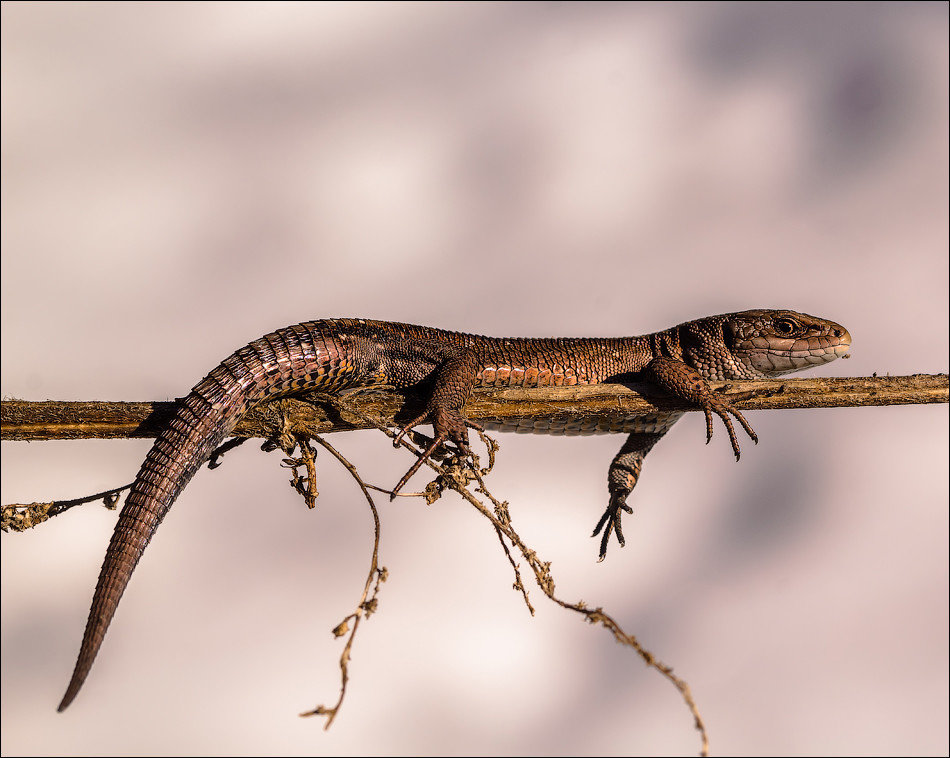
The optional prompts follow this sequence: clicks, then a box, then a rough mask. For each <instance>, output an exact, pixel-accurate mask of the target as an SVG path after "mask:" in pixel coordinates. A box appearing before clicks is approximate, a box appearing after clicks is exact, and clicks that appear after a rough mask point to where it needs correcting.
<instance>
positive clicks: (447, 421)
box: [389, 410, 483, 500]
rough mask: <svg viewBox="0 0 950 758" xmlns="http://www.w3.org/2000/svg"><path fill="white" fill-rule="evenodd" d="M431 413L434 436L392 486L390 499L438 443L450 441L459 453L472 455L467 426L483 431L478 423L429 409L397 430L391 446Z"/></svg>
mask: <svg viewBox="0 0 950 758" xmlns="http://www.w3.org/2000/svg"><path fill="white" fill-rule="evenodd" d="M433 415H435V418H434V420H433V422H432V425H433V428H434V430H435V436H434V437H433V439H432V442H431V443H430V444H429V446H428V447H426V449H425V450H423V451H422V452H421V453H420V454H419V457H418V458H417V459H416V462H415V463H413V464H412V467H411V468H410V469H409V470H408V471H407V472H406V473H405V475H404V476H403V477H402V479H400V480H399V482H398V483H397V484H396V486H395V487H393V489H392V492H390V493H389V499H390V500H394V499H395V497H396V495H397V494H399V491H400V490H401V489H402V488H403V486H405V484H406V482H408V481H409V480H410V479H411V478H412V475H413V474H415V473H416V472H417V471H418V470H419V468H420V467H421V466H422V464H423V463H425V462H426V461H427V460H429V458H431V457H432V455H433V453H434V452H435V451H436V450H437V449H438V448H439V446H440V445H444V444H445V443H446V442H451V443H452V444H453V445H455V447H456V449H457V450H458V454H459V455H461V456H471V455H472V449H471V448H470V447H469V446H468V427H471V428H472V429H476V430H478V431H483V429H482V427H480V426H479V425H478V424H475V423H472V422H471V421H467V420H466V419H465V418H463V417H462V416H461V415H459V414H450V413H446V412H437V411H429V410H427V411H426V412H425V413H423V414H421V415H419V416H417V417H416V418H414V419H413V420H412V421H410V422H409V423H408V424H406V425H405V426H404V427H403V428H402V429H400V430H399V434H397V435H396V437H395V438H394V439H393V447H399V445H400V444H401V443H402V440H403V437H405V436H406V434H408V433H409V431H410V430H411V429H412V428H413V427H414V426H418V425H419V424H422V423H424V422H425V421H428V420H430V417H431V416H433Z"/></svg>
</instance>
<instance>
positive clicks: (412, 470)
mask: <svg viewBox="0 0 950 758" xmlns="http://www.w3.org/2000/svg"><path fill="white" fill-rule="evenodd" d="M406 431H407V430H406V429H403V431H401V432H400V433H399V434H400V435H402V434H404V433H405V432H406ZM445 439H446V437H445V435H440V436H438V437H436V438H435V439H434V440H432V444H431V445H429V447H427V448H426V449H425V450H424V451H423V452H422V454H421V455H420V456H419V457H418V458H417V459H416V462H415V463H413V464H412V467H411V468H410V469H409V470H408V471H407V472H406V473H405V475H404V476H403V478H402V479H400V480H399V483H398V484H397V485H396V486H395V487H393V489H392V492H390V493H389V499H390V501H392V500H395V499H396V495H398V494H399V490H401V489H402V488H403V486H404V485H405V484H406V482H408V481H409V480H410V479H411V478H412V475H413V474H415V473H416V472H417V471H418V470H419V468H420V467H421V466H422V464H423V463H425V462H426V460H428V458H429V456H431V455H432V453H433V452H434V451H435V449H436V448H437V447H438V446H439V445H441V444H442V443H443V442H445Z"/></svg>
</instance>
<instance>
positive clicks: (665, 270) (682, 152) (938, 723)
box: [0, 2, 950, 755]
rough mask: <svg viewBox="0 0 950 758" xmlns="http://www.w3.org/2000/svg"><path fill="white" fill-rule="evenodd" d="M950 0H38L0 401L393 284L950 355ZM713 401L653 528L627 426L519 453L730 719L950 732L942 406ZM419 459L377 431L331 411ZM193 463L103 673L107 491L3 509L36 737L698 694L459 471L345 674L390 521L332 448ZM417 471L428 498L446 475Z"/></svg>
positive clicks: (924, 362)
mask: <svg viewBox="0 0 950 758" xmlns="http://www.w3.org/2000/svg"><path fill="white" fill-rule="evenodd" d="M947 21H948V19H947V5H946V3H896V4H889V3H849V4H809V3H796V4H780V3H770V4H754V3H738V4H732V3H725V4H723V3H703V4H685V3H669V4H653V3H642V4H640V3H636V4H628V3H593V2H588V3H577V4H575V3H540V2H539V3H524V4H523V3H471V4H467V3H466V4H454V3H453V4H442V3H400V4H390V3H320V4H296V3H277V2H270V3H260V4H258V3H246V4H232V3H214V4H164V3H163V4H148V3H146V4H99V3H83V4H59V3H4V4H3V6H2V214H3V225H2V282H0V287H2V393H3V396H4V397H5V398H9V397H17V398H24V399H33V400H42V399H47V398H49V399H58V400H93V399H102V400H165V399H169V398H174V397H176V396H180V395H183V394H185V393H186V392H187V391H188V389H189V388H190V387H191V386H192V385H193V384H194V383H195V382H196V381H197V380H198V379H200V378H201V377H202V376H203V375H204V374H205V373H206V372H207V371H208V370H210V369H211V368H212V367H213V366H214V365H215V364H216V363H217V362H218V361H219V360H220V359H221V358H223V357H224V356H226V355H227V354H229V353H230V352H231V351H232V350H234V349H236V348H237V347H240V346H241V345H243V344H245V343H246V342H248V341H250V340H252V339H254V338H256V337H258V336H260V335H261V334H263V333H265V332H267V331H270V330H272V329H274V328H277V327H281V326H285V325H287V324H291V323H295V322H298V321H302V320H307V319H313V318H323V317H331V316H364V317H372V318H382V319H392V320H401V321H409V322H415V323H423V324H429V325H435V326H440V327H445V328H451V329H461V330H465V331H471V332H481V333H488V334H497V335H526V336H527V335H535V336H552V335H563V336H569V335H585V336H589V335H597V336H608V335H622V334H640V333H644V332H649V331H654V330H657V329H662V328H666V327H668V326H671V325H673V324H676V323H679V322H682V321H685V320H688V319H691V318H695V317H698V316H703V315H708V314H711V313H719V312H725V311H731V310H739V309H745V308H751V307H788V308H794V309H797V310H801V311H805V312H807V313H812V314H815V315H820V316H826V317H828V318H832V319H834V320H836V321H840V322H841V323H843V324H845V325H846V326H847V327H848V328H849V330H850V331H851V334H852V336H853V339H854V343H853V348H852V353H853V357H852V358H851V359H850V360H848V361H838V362H836V363H834V364H832V365H830V366H828V367H826V368H823V369H821V370H820V372H815V373H813V374H812V375H814V376H818V375H821V376H848V375H854V376H864V375H870V374H872V373H873V372H877V373H878V374H892V375H899V374H910V373H915V372H945V371H947V367H948V335H947V320H948V297H947V296H948V271H947V262H948V216H947V207H948V151H947V146H948V138H947V134H948V31H947V29H948V24H947ZM749 418H750V421H751V422H752V424H753V425H754V426H755V428H756V430H757V431H758V434H759V437H760V439H761V443H760V444H759V445H758V446H753V445H751V444H750V443H748V441H746V442H745V444H744V451H745V454H744V455H743V456H742V462H741V463H740V464H738V465H737V464H736V463H735V462H734V461H733V457H732V453H731V451H730V449H729V444H728V441H727V438H726V436H725V434H724V433H723V431H722V428H721V427H720V426H717V430H716V436H715V438H714V439H713V443H712V444H711V445H710V446H709V447H706V446H704V445H703V441H704V435H703V421H702V417H701V415H697V414H690V415H688V416H687V417H686V418H685V419H684V420H683V421H681V422H680V423H679V424H678V425H677V427H676V428H675V429H674V430H673V431H672V432H671V433H670V434H669V435H668V437H667V438H666V439H665V440H664V442H663V444H661V445H660V446H658V448H657V449H656V450H655V451H654V452H653V453H652V455H651V456H650V458H649V459H648V461H647V464H646V466H645V468H644V473H643V477H642V479H641V482H640V485H639V486H638V488H637V490H636V492H635V494H634V496H633V498H632V502H633V505H634V506H635V510H636V513H635V515H634V517H632V518H631V517H628V518H627V520H626V536H627V546H626V548H625V549H622V550H621V549H619V548H618V546H617V545H616V544H614V545H613V546H612V547H611V550H610V553H609V554H608V558H607V560H606V561H605V562H604V563H602V564H598V563H596V556H597V540H592V539H590V538H589V534H590V531H591V529H592V528H593V526H594V524H595V523H596V521H597V519H598V517H599V515H600V514H601V512H602V510H603V507H604V504H605V497H606V485H605V477H606V470H607V466H608V464H609V462H610V459H611V457H612V456H613V455H614V453H615V452H616V450H617V449H618V447H619V445H620V444H621V442H622V439H621V438H620V437H598V438H589V439H547V438H544V437H528V436H520V435H518V436H515V435H506V436H502V437H501V443H502V451H501V456H500V460H499V463H498V465H497V469H496V471H495V473H494V474H493V475H492V479H491V484H492V486H493V489H494V492H495V493H496V495H498V496H499V497H501V498H503V499H505V500H508V501H509V502H510V504H511V513H512V516H513V519H514V524H515V527H516V528H517V529H519V530H520V532H521V534H522V536H523V537H524V538H525V539H526V541H527V542H528V543H529V544H530V545H531V546H532V547H534V548H535V549H536V550H537V551H538V552H539V553H540V555H541V556H542V557H543V558H544V559H545V560H548V561H552V571H553V573H554V576H555V578H556V580H557V582H558V585H557V586H558V590H559V592H560V594H561V595H562V596H563V597H564V598H565V599H567V600H572V601H573V600H579V599H583V600H584V601H586V602H587V603H588V604H591V605H603V606H604V607H605V609H606V610H607V611H608V612H610V613H612V614H613V615H614V617H615V618H616V619H617V620H618V621H619V622H620V623H621V624H622V625H624V627H625V629H626V630H627V631H628V632H630V633H632V634H635V635H637V636H638V638H639V639H640V641H641V642H642V643H643V644H644V645H645V646H646V647H648V648H649V649H650V650H652V651H653V652H654V653H655V654H656V655H657V656H659V658H661V659H662V660H663V661H665V662H666V663H668V664H670V665H672V666H673V667H674V668H675V670H676V673H677V674H678V675H680V676H681V677H683V678H685V679H686V680H687V681H688V682H689V684H690V686H691V687H692V691H693V694H694V696H695V698H696V700H697V702H698V704H699V707H700V710H701V713H702V715H703V717H704V719H705V721H706V724H707V726H708V729H709V734H710V739H711V746H712V750H713V752H714V753H718V754H735V755H740V754H746V755H774V754H800V755H847V754H868V755H871V754H879V755H886V754H893V753H899V754H907V755H914V754H918V755H928V754H946V753H947V751H948V749H950V747H948V736H947V735H948V718H947V714H948V702H947V692H948V686H947V671H948V660H947V651H948V644H947V641H948V611H947V605H948V603H947V598H948V577H947V574H948V570H947V567H948V548H947V543H948V537H947V534H948V523H947V521H948V516H947V513H948V508H947V506H948V468H947V466H948V464H947V459H948V450H947V447H948V445H947V442H948V428H947V426H948V425H947V421H948V413H947V407H946V406H945V405H944V406H916V407H891V408H857V409H855V408H851V409H833V410H815V411H808V410H797V411H788V412H781V413H779V412H770V413H764V412H752V413H750V414H749ZM331 441H332V442H333V443H334V444H337V445H339V447H340V448H341V449H342V450H343V451H344V452H345V453H346V454H347V455H348V456H350V457H351V459H352V460H353V461H354V462H356V463H357V464H358V465H359V466H361V467H362V469H363V471H364V473H365V475H367V476H368V477H369V478H371V479H372V480H373V481H375V482H376V483H378V484H381V485H392V484H393V483H394V482H395V481H396V480H397V479H398V478H399V476H400V475H401V474H402V472H404V471H405V470H406V468H407V467H408V466H409V464H410V462H411V459H410V458H409V456H408V454H407V453H404V452H395V451H393V449H392V447H391V445H390V444H389V442H388V440H386V439H384V438H383V437H382V436H381V435H378V434H374V433H351V434H347V435H337V436H336V437H334V438H333V439H332V440H331ZM148 447H149V442H148V441H144V440H137V441H85V442H46V443H34V444H25V443H3V446H2V466H3V468H2V470H3V476H2V501H3V502H4V503H11V502H32V501H41V500H51V499H54V498H72V497H78V496H81V495H84V494H90V493H93V492H98V491H100V490H103V489H106V488H109V487H114V486H118V485H121V484H124V483H126V482H128V481H131V479H132V478H133V476H134V475H135V472H136V471H137V469H138V466H139V464H140V463H141V460H142V459H143V458H144V456H145V453H146V451H147V450H148ZM224 464H225V465H224V466H223V467H222V468H221V469H219V470H218V471H216V472H215V473H213V474H212V473H208V472H206V471H203V472H200V473H199V475H198V476H197V477H196V479H195V481H194V482H192V484H191V485H190V486H189V487H188V489H187V490H186V492H185V494H184V495H183V496H182V498H181V499H180V501H179V503H178V505H176V507H175V508H174V509H173V510H172V512H171V515H170V516H169V518H168V519H167V520H166V522H165V523H164V525H163V526H162V528H161V529H160V530H159V532H158V534H157V536H156V538H155V540H154V541H153V543H152V545H151V546H150V548H149V550H148V552H147V554H146V557H145V559H144V560H143V561H142V563H141V565H140V567H139V569H138V571H137V572H136V576H135V578H134V579H133V581H132V583H131V585H130V588H129V591H128V592H127V593H126V596H125V598H124V600H123V602H122V605H121V608H120V610H119V613H118V615H117V617H116V620H115V622H114V623H113V625H112V628H111V629H110V632H109V635H108V637H107V638H106V641H105V644H104V646H103V648H102V652H101V653H100V655H99V659H98V660H97V662H96V665H95V667H94V668H93V671H92V674H91V676H90V678H89V680H88V682H87V684H86V686H85V688H84V690H83V691H82V693H81V694H80V696H79V698H78V699H77V700H76V702H75V703H74V704H73V706H72V707H71V708H70V709H69V710H68V711H67V712H66V713H64V714H61V715H60V714H57V713H56V712H55V707H56V705H57V703H58V702H59V699H60V697H61V696H62V693H63V691H64V689H65V686H66V683H67V680H68V677H69V674H70V672H71V670H72V665H73V662H74V658H75V654H76V652H77V650H78V646H79V641H80V636H81V633H82V628H83V624H84V623H85V619H86V614H87V611H88V605H89V600H90V598H91V596H92V590H93V587H94V584H95V580H96V576H97V575H98V569H99V565H100V563H101V560H102V556H103V554H104V550H105V546H106V544H107V542H108V538H109V535H110V533H111V530H112V526H113V524H114V522H115V516H114V514H112V513H109V512H107V511H105V510H103V509H101V508H98V507H97V506H95V505H90V506H86V507H85V508H83V509H80V510H79V511H73V512H70V513H69V514H67V515H65V516H62V517H60V518H57V519H55V520H54V521H53V522H52V523H48V524H45V525H43V526H42V527H41V528H39V529H36V530H34V531H33V532H31V533H29V534H23V535H9V534H5V535H3V538H2V545H3V550H2V561H3V571H2V580H3V582H2V584H3V586H2V593H3V595H2V598H3V601H2V654H3V670H2V706H0V716H2V731H0V734H2V737H0V746H2V752H3V754H4V755H13V754H21V755H28V754H30V755H49V754H71V755H85V754H102V755H119V754H227V753H232V754H263V753H266V754H306V755H340V754H431V755H435V754H446V755H461V754H498V753H502V754H504V753H507V754H573V755H587V754H589V755H614V754H617V755H619V754H658V755H673V754H681V753H687V754H690V753H695V752H696V751H697V749H698V746H699V740H698V736H697V734H696V732H695V731H694V730H693V727H692V721H691V718H690V716H689V713H688V711H687V710H686V708H685V707H684V705H683V703H682V701H681V699H680V697H679V695H678V694H677V693H676V692H675V691H674V689H673V688H672V687H671V686H670V685H669V684H668V683H667V682H666V680H664V679H663V678H662V677H660V676H659V675H658V674H657V673H656V672H655V671H652V670H650V669H647V668H646V667H645V666H644V665H643V663H642V662H641V661H640V660H639V659H638V658H637V657H636V656H635V655H633V654H632V653H630V652H629V651H628V650H625V649H623V648H621V647H620V646H619V645H617V644H616V643H615V642H614V641H613V639H612V638H611V637H610V635H609V634H608V633H607V632H605V631H603V630H600V629H597V628H592V627H590V626H588V625H586V624H584V623H582V622H581V621H580V620H579V618H578V617H575V615H574V614H568V613H567V612H565V611H562V610H560V609H557V608H554V607H553V606H552V605H551V604H550V603H549V602H547V601H546V600H545V599H544V597H543V595H541V593H540V591H538V590H537V589H536V588H535V589H534V591H533V592H532V599H533V601H534V604H535V606H536V608H537V615H536V616H535V617H534V618H531V617H530V616H529V614H528V613H527V611H526V610H525V607H524V604H523V602H522V601H521V599H520V598H519V595H518V594H517V593H515V592H513V591H512V590H511V582H512V575H511V570H510V567H509V565H508V561H507V560H506V559H505V557H504V555H503V554H502V551H501V549H500V547H499V545H498V543H497V539H496V537H495V535H494V533H493V531H492V529H491V528H490V527H489V526H488V524H487V523H486V522H484V520H482V519H481V518H480V517H479V516H477V514H475V513H474V512H473V511H472V509H471V508H470V507H469V506H467V505H465V504H464V503H463V502H461V501H460V500H459V499H458V498H456V497H452V496H447V497H445V498H443V499H442V500H440V501H439V502H437V503H436V504H434V505H432V506H431V507H426V506H425V505H424V504H422V502H421V501H416V500H399V501H397V502H395V503H392V504H390V503H389V502H381V503H380V512H381V519H382V545H381V561H382V563H383V564H384V565H386V566H387V567H388V568H389V572H390V579H389V581H388V582H387V583H386V584H385V585H384V586H383V590H382V593H381V596H380V600H379V611H378V612H377V613H376V614H375V615H374V616H372V617H371V618H370V619H369V620H368V622H367V623H365V624H364V625H363V626H362V627H361V629H360V634H359V635H358V637H357V640H356V644H355V648H354V651H353V657H352V663H351V665H350V676H351V679H350V684H349V691H348V693H347V698H346V701H345V702H344V705H343V708H342V710H341V712H340V715H339V717H338V718H337V720H336V722H335V723H334V725H333V726H332V728H331V729H330V730H329V731H328V732H324V731H323V729H322V725H323V724H322V720H320V719H310V720H307V719H300V718H298V717H297V715H296V714H297V713H298V712H300V711H304V710H308V709H311V708H313V707H315V706H316V705H318V704H321V703H323V704H328V705H329V704H332V703H333V702H334V701H335V700H336V696H337V691H338V684H339V670H338V657H339V654H340V652H341V649H342V643H341V642H340V641H336V640H334V639H333V637H332V635H331V633H330V630H331V629H332V628H333V627H334V626H335V625H336V624H337V623H338V622H339V621H340V620H341V619H342V618H343V617H344V616H345V615H346V614H347V613H349V612H350V610H351V609H352V607H353V606H354V604H355V603H356V602H357V601H358V599H359V593H360V591H361V589H362V583H363V579H364V576H365V572H366V569H367V566H368V562H369V554H370V548H371V544H372V522H371V519H370V516H369V513H368V510H367V508H366V506H365V504H364V503H363V501H362V499H361V496H360V495H359V493H358V491H357V489H356V488H355V486H354V485H353V484H352V483H351V482H349V481H348V480H347V475H346V474H345V473H343V472H341V471H340V470H339V467H338V466H336V465H334V464H333V462H332V461H330V460H329V457H328V456H322V457H321V460H320V470H319V473H320V481H319V489H320V492H321V495H320V498H319V501H318V508H317V510H316V511H313V512H310V511H307V509H306V508H305V507H304V505H303V502H302V501H301V499H300V498H299V497H298V496H297V495H296V494H294V493H293V491H292V490H291V489H290V488H289V487H288V486H287V479H288V476H287V472H286V471H285V470H283V469H281V468H280V466H279V457H278V455H277V454H271V455H265V454H263V453H261V452H260V451H259V450H257V448H256V446H255V445H252V444H249V445H245V446H244V447H243V448H240V449H238V450H236V451H234V452H232V453H231V454H230V455H228V456H227V457H226V458H225V461H224ZM414 481H415V484H414V485H410V487H415V488H416V489H421V487H422V486H423V485H424V483H425V480H424V478H422V477H421V476H420V477H419V478H417V479H416V480H414Z"/></svg>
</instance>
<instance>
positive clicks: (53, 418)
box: [0, 374, 950, 440]
mask: <svg viewBox="0 0 950 758" xmlns="http://www.w3.org/2000/svg"><path fill="white" fill-rule="evenodd" d="M710 384H711V385H712V387H713V389H715V390H717V391H722V392H724V393H725V395H726V396H727V397H728V398H729V400H730V402H731V403H732V404H733V405H734V406H735V407H736V408H738V409H740V410H784V409H789V408H834V407H853V406H867V405H904V404H915V403H946V402H948V400H950V382H948V376H947V374H914V375H913V376H872V377H848V378H832V379H827V378H826V379H786V380H784V381H776V380H770V381H754V382H728V383H726V382H711V383H710ZM347 399H348V402H352V403H354V404H355V407H356V408H357V409H358V410H359V411H360V412H361V413H362V414H365V415H369V416H372V417H375V418H381V419H384V420H385V421H386V422H392V421H393V420H394V419H396V420H397V421H398V420H399V419H404V420H405V419H407V418H409V417H410V416H411V415H412V414H411V413H409V412H408V410H407V403H406V399H405V397H404V396H403V395H402V394H400V393H397V392H395V391H387V390H384V389H374V390H373V391H369V392H360V393H358V394H356V395H355V396H354V397H352V398H350V397H348V398H347ZM277 402H278V401H271V402H266V403H262V404H261V405H260V406H258V407H257V408H254V409H253V410H251V411H250V412H249V413H248V414H247V415H246V416H245V417H244V418H243V419H241V421H240V423H239V424H238V426H237V428H236V429H235V431H234V434H235V435H236V436H238V437H261V438H264V439H273V438H274V436H275V434H276V433H278V432H279V431H280V430H281V424H280V414H279V411H278V405H277ZM280 402H281V403H282V404H283V405H284V409H285V412H286V413H287V414H288V416H289V418H290V422H291V427H292V431H293V433H294V434H303V435H306V436H313V435H316V434H327V433H329V432H340V431H348V430H352V429H366V428H368V425H367V423H366V422H365V421H364V420H362V419H361V418H360V417H359V416H357V415H355V414H350V413H347V412H346V411H336V410H334V409H333V408H332V407H328V406H327V405H326V404H319V403H317V404H315V403H314V402H306V401H303V400H294V399H285V400H283V401H280ZM174 405H175V404H174V403H171V402H164V403H123V402H98V401H96V402H58V401H54V400H48V401H42V402H35V401H28V400H4V401H2V403H0V439H3V440H54V439H90V438H99V439H104V438H125V437H155V436H156V435H157V434H158V433H159V432H160V431H161V429H162V428H163V427H164V426H165V424H166V423H167V422H168V420H169V418H170V416H171V414H172V412H173V409H174ZM671 410H676V411H692V410H696V409H695V408H692V407H689V406H688V405H687V404H686V403H685V402H683V401H680V400H677V399H675V398H672V397H670V396H669V395H666V394H664V393H663V392H662V391H661V390H658V389H655V388H653V387H651V386H649V385H646V384H633V385H631V386H629V387H628V386H625V385H621V384H596V385H580V386H575V387H545V388H533V389H523V388H505V389H478V390H476V391H475V393H474V394H473V396H472V398H471V399H470V400H469V402H468V404H467V405H466V407H465V412H466V416H467V417H468V418H469V419H471V420H472V421H502V422H505V423H512V422H534V423H546V422H554V423H563V422H578V421H583V420H591V419H596V420H597V421H598V422H603V423H604V424H610V423H611V422H612V421H617V420H619V419H621V418H625V417H630V416H636V415H639V414H647V413H653V412H656V411H671Z"/></svg>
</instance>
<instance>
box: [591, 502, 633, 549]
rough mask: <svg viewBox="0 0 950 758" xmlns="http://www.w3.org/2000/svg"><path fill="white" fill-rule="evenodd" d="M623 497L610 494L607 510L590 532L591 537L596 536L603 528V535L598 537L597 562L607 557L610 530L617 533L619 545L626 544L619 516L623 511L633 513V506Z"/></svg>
mask: <svg viewBox="0 0 950 758" xmlns="http://www.w3.org/2000/svg"><path fill="white" fill-rule="evenodd" d="M625 498H626V495H613V496H611V498H610V503H609V505H608V506H607V510H605V511H604V515H603V516H601V517H600V521H598V522H597V526H596V527H595V529H594V532H593V534H591V537H596V536H597V534H598V532H600V530H601V529H603V530H604V536H603V537H601V539H600V557H599V558H598V559H597V562H598V563H600V562H601V561H603V560H604V558H606V557H607V543H608V542H609V540H610V534H611V532H613V533H614V534H616V535H617V542H619V543H620V547H624V546H625V545H626V544H627V543H626V542H625V541H624V538H623V528H622V527H621V523H620V518H621V516H622V514H623V512H624V511H626V512H627V513H633V508H631V507H630V506H629V505H627V504H626V503H625V502H624V499H625Z"/></svg>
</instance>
